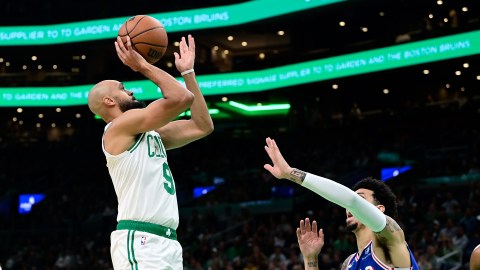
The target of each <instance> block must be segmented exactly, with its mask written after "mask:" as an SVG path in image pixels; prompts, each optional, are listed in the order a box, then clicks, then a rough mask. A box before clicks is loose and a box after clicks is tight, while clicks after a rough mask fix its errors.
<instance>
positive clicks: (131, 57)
mask: <svg viewBox="0 0 480 270" xmlns="http://www.w3.org/2000/svg"><path fill="white" fill-rule="evenodd" d="M125 38H126V39H127V45H126V46H125V45H124V44H123V42H122V38H121V37H119V36H117V41H115V50H116V51H117V55H118V58H120V60H121V61H122V63H123V64H125V65H127V66H129V67H130V68H131V69H132V70H133V71H139V70H141V69H142V67H143V66H145V65H147V64H148V62H147V60H145V58H143V57H142V56H141V55H140V54H139V53H138V52H137V51H136V50H135V49H134V48H133V47H132V42H131V41H130V37H129V36H126V37H125Z"/></svg>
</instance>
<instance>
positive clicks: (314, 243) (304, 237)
mask: <svg viewBox="0 0 480 270" xmlns="http://www.w3.org/2000/svg"><path fill="white" fill-rule="evenodd" d="M297 240H298V245H299V247H300V251H301V252H302V255H303V257H304V260H309V261H316V260H317V259H318V254H320V251H322V248H323V245H324V243H325V242H324V240H325V239H324V235H323V229H320V230H318V231H317V222H316V221H315V220H314V221H313V222H312V224H310V219H309V218H306V219H305V220H300V227H299V228H297Z"/></svg>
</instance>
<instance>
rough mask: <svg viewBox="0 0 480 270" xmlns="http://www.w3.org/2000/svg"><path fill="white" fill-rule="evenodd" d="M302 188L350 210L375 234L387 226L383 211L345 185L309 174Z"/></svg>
mask: <svg viewBox="0 0 480 270" xmlns="http://www.w3.org/2000/svg"><path fill="white" fill-rule="evenodd" d="M302 186H303V187H305V188H308V189H309V190H311V191H313V192H315V193H317V194H318V195H320V196H322V197H323V198H325V199H327V200H329V201H331V202H333V203H335V204H338V205H340V206H342V207H344V208H346V209H348V210H349V211H350V213H352V215H353V216H354V217H356V218H357V219H358V220H359V221H360V222H362V223H363V224H365V226H367V227H368V228H370V229H371V230H372V231H374V232H380V231H382V230H383V229H384V228H385V225H386V224H387V218H386V217H385V214H383V212H382V211H380V210H379V209H378V208H377V207H376V206H375V205H373V204H371V203H370V202H368V201H367V200H365V199H364V198H362V197H361V196H360V195H358V194H357V193H355V192H353V191H352V190H351V189H349V188H348V187H346V186H344V185H341V184H339V183H337V182H334V181H332V180H330V179H327V178H324V177H320V176H317V175H314V174H311V173H307V175H306V177H305V180H304V181H303V183H302Z"/></svg>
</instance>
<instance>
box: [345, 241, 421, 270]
mask: <svg viewBox="0 0 480 270" xmlns="http://www.w3.org/2000/svg"><path fill="white" fill-rule="evenodd" d="M407 248H408V252H409V253H410V261H411V263H412V266H411V267H410V269H411V270H419V267H418V264H417V261H416V260H415V257H413V253H412V251H411V250H410V248H409V247H408V245H407ZM380 269H384V270H393V269H395V268H393V267H390V266H388V265H386V264H385V263H384V262H382V261H380V260H379V259H378V258H377V256H375V253H373V242H372V241H370V243H368V245H367V246H366V247H365V248H364V249H363V250H362V252H361V253H360V254H358V253H355V254H354V256H351V258H350V261H349V262H348V266H347V270H380Z"/></svg>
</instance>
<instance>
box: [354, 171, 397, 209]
mask: <svg viewBox="0 0 480 270" xmlns="http://www.w3.org/2000/svg"><path fill="white" fill-rule="evenodd" d="M361 188H364V189H368V190H371V191H373V198H374V199H375V204H376V205H379V204H382V205H384V206H385V215H387V216H389V217H391V218H396V217H397V216H398V210H397V196H395V194H394V193H393V192H392V190H391V189H390V187H389V186H388V185H387V184H385V182H382V181H380V180H378V179H375V178H372V177H366V178H363V179H362V180H360V181H358V182H357V183H355V185H353V188H352V189H353V190H354V191H357V190H358V189H361Z"/></svg>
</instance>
